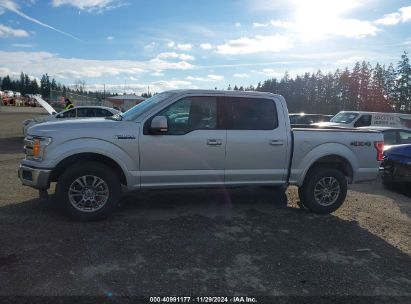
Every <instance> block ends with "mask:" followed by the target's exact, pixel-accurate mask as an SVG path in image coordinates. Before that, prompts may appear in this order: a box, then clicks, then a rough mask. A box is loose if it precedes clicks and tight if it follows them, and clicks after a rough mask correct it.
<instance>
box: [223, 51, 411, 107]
mask: <svg viewBox="0 0 411 304" xmlns="http://www.w3.org/2000/svg"><path fill="white" fill-rule="evenodd" d="M227 89H228V90H232V89H233V90H246V91H261V92H271V93H275V94H280V95H282V96H284V98H285V100H286V101H287V105H288V109H289V111H290V112H306V113H314V112H315V113H320V114H335V113H336V112H338V111H342V110H352V111H376V112H404V113H411V67H410V62H409V58H408V54H407V52H404V54H403V55H402V56H401V60H400V61H399V62H398V64H397V66H396V67H394V66H393V64H390V65H388V66H385V65H381V64H379V63H377V64H376V65H375V66H374V67H372V66H371V64H370V63H369V62H366V61H363V62H357V63H356V64H355V65H354V67H353V68H352V70H349V69H348V68H345V69H343V70H340V69H337V70H336V71H335V72H329V73H327V74H324V73H323V72H321V70H318V71H317V72H316V73H304V74H303V75H297V76H296V77H294V78H292V77H290V75H289V74H288V73H285V75H284V76H283V77H282V78H281V79H280V80H278V79H276V78H272V79H268V80H265V81H264V82H260V83H258V85H257V87H254V86H252V85H251V86H249V87H245V88H244V87H242V86H240V87H238V86H237V85H235V86H234V87H233V88H232V87H231V85H229V86H228V88H227Z"/></svg>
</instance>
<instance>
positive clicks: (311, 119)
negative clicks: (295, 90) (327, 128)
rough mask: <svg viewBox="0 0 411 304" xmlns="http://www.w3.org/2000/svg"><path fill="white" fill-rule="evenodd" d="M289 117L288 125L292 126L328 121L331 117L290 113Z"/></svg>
mask: <svg viewBox="0 0 411 304" xmlns="http://www.w3.org/2000/svg"><path fill="white" fill-rule="evenodd" d="M289 117H290V124H292V125H311V124H313V123H318V122H327V121H330V119H331V118H332V117H333V115H324V114H306V113H291V114H289Z"/></svg>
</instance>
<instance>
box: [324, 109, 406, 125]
mask: <svg viewBox="0 0 411 304" xmlns="http://www.w3.org/2000/svg"><path fill="white" fill-rule="evenodd" d="M317 125H318V126H320V127H344V128H359V127H369V126H372V127H391V128H402V129H411V115H410V114H402V113H382V112H360V111H341V112H338V113H337V114H336V115H335V116H334V117H333V118H331V120H330V121H329V122H322V123H318V124H317Z"/></svg>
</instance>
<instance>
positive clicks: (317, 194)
mask: <svg viewBox="0 0 411 304" xmlns="http://www.w3.org/2000/svg"><path fill="white" fill-rule="evenodd" d="M298 194H299V197H300V200H301V204H302V205H303V206H304V207H306V208H307V209H308V210H310V211H312V212H314V213H319V214H328V213H331V212H334V211H335V210H337V209H338V208H339V207H340V206H341V205H342V203H343V202H344V200H345V197H346V196H347V180H346V178H345V176H344V174H342V173H341V171H339V170H337V169H334V168H325V167H314V168H312V169H311V170H310V172H309V173H308V174H307V176H306V178H305V181H304V183H303V185H302V186H301V187H300V188H299V189H298Z"/></svg>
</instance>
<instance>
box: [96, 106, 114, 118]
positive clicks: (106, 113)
mask: <svg viewBox="0 0 411 304" xmlns="http://www.w3.org/2000/svg"><path fill="white" fill-rule="evenodd" d="M94 111H95V112H96V117H107V116H113V113H111V112H110V111H107V110H105V109H98V108H96V109H94Z"/></svg>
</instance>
